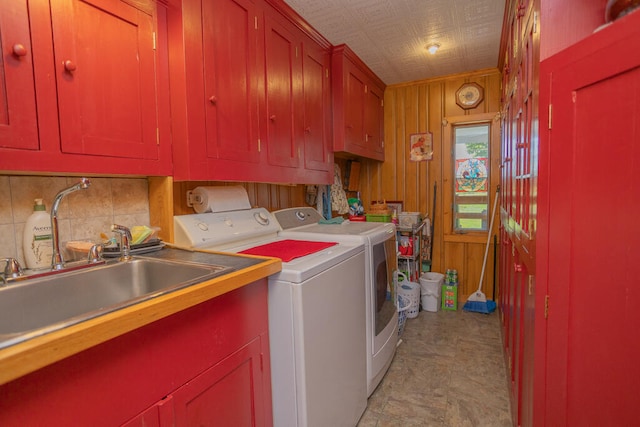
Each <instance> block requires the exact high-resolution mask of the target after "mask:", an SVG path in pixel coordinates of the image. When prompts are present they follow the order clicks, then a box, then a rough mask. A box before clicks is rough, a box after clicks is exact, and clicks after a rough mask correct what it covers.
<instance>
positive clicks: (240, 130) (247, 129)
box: [192, 0, 260, 164]
mask: <svg viewBox="0 0 640 427" xmlns="http://www.w3.org/2000/svg"><path fill="white" fill-rule="evenodd" d="M256 17H257V10H256V7H255V5H254V4H253V2H251V1H250V0H206V1H202V32H203V36H202V49H203V54H202V56H203V65H204V67H203V69H202V73H203V76H202V78H203V79H204V99H202V104H201V105H204V106H205V112H206V114H205V116H206V117H205V121H206V146H207V149H206V151H207V157H208V158H212V159H223V160H234V161H240V162H243V163H248V164H251V163H258V161H259V159H260V151H259V147H258V140H259V132H260V131H259V126H260V124H259V123H258V65H257V57H258V54H257V48H258V46H257V40H258V29H257V28H256ZM197 64H198V61H197V59H196V60H195V61H194V63H193V64H192V66H194V67H195V66H197ZM192 71H193V70H192Z"/></svg>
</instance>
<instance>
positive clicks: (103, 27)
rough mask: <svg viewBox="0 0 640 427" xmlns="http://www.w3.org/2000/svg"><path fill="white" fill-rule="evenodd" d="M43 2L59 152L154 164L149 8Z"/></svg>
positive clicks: (77, 0) (93, 1)
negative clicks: (48, 21)
mask: <svg viewBox="0 0 640 427" xmlns="http://www.w3.org/2000/svg"><path fill="white" fill-rule="evenodd" d="M140 4H141V6H140V7H141V8H145V9H144V10H142V9H138V8H136V7H134V6H132V5H131V4H128V3H126V2H123V1H117V2H116V1H109V0H58V1H54V2H51V15H52V24H53V40H54V49H55V64H56V81H57V88H58V108H59V117H60V118H59V120H60V134H61V140H62V142H61V144H62V151H63V152H65V153H78V154H94V155H106V156H115V157H129V158H140V159H157V158H158V119H157V102H156V99H157V96H156V95H157V94H156V81H155V79H153V78H150V76H154V75H156V71H155V66H156V64H155V61H156V57H155V48H154V45H155V43H156V32H155V24H154V14H155V3H153V2H148V3H147V4H142V3H140Z"/></svg>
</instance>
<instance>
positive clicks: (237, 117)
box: [169, 0, 333, 184]
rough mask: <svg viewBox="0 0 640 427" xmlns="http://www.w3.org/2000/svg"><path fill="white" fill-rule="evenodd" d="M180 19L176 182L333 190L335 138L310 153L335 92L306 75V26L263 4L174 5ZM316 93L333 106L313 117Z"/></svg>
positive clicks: (214, 0) (175, 23) (184, 0)
mask: <svg viewBox="0 0 640 427" xmlns="http://www.w3.org/2000/svg"><path fill="white" fill-rule="evenodd" d="M283 9H286V10H283ZM170 12H171V13H170V14H169V46H170V47H169V49H170V57H171V63H170V66H171V81H172V87H171V89H172V130H173V140H174V177H175V179H176V180H221V181H256V182H281V183H309V184H311V183H318V184H320V183H323V184H329V183H331V180H332V174H330V173H329V167H328V166H326V164H325V165H323V166H322V167H318V163H317V161H318V159H320V160H321V161H324V162H329V161H332V160H333V158H332V156H331V153H327V152H326V147H327V139H326V136H327V134H326V133H325V134H323V135H322V136H320V137H319V138H323V139H322V140H318V141H319V142H318V143H324V145H322V146H316V145H315V144H316V141H314V142H313V144H314V146H313V148H312V149H309V150H307V148H308V144H307V142H308V141H307V139H306V136H305V129H306V128H310V129H312V132H313V134H314V135H319V134H320V133H321V130H319V129H316V123H320V125H319V126H326V114H327V107H328V105H329V104H328V103H327V102H325V101H326V100H327V99H328V98H327V97H328V96H329V95H328V90H329V86H328V84H327V82H326V81H325V80H324V79H321V80H320V81H316V82H314V81H312V80H313V79H317V78H321V77H322V76H323V73H318V72H317V71H316V72H310V73H309V74H306V73H305V71H304V67H305V66H306V65H305V59H304V55H303V52H305V49H307V41H306V40H307V39H306V38H305V37H306V33H305V31H306V29H303V27H301V26H299V25H297V24H298V21H296V19H298V18H296V16H295V15H294V14H292V13H291V11H290V10H288V9H287V8H286V6H284V5H280V4H278V5H277V7H274V6H273V5H272V4H271V3H269V2H265V1H261V0H256V1H255V2H254V1H252V0H206V1H205V0H170ZM312 45H313V44H312V43H310V44H309V46H312ZM327 45H328V43H327ZM316 46H319V45H317V44H316ZM324 52H325V54H327V52H328V49H327V48H324ZM203 58H204V65H203ZM310 69H311V66H310ZM303 80H304V82H303ZM307 85H308V87H309V88H310V90H309V94H310V96H312V97H314V99H317V100H318V101H322V102H324V103H322V104H319V105H316V106H314V107H313V108H309V109H308V110H307V109H306V104H305V101H306V98H305V96H306V91H305V89H304V88H305V86H307ZM314 90H321V91H323V92H322V93H321V94H313V91H314ZM324 91H327V92H324ZM316 114H322V115H321V116H316ZM305 123H309V125H308V126H306V127H305ZM323 129H326V128H323ZM318 152H320V154H319V155H318ZM307 156H311V157H310V158H311V159H313V160H312V161H311V162H310V163H309V162H308V161H307V159H308V157H307ZM325 159H326V160H325ZM314 161H315V162H316V163H314Z"/></svg>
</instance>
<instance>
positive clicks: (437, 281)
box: [420, 272, 444, 312]
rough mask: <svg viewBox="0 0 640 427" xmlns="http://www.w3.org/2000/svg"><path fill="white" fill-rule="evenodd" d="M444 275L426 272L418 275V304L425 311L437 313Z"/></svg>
mask: <svg viewBox="0 0 640 427" xmlns="http://www.w3.org/2000/svg"><path fill="white" fill-rule="evenodd" d="M443 283H444V274H442V273H434V272H428V273H423V274H422V275H420V303H421V304H422V309H423V310H425V311H432V312H435V311H438V307H440V291H441V290H442V284H443Z"/></svg>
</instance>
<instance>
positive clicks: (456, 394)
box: [358, 310, 512, 427]
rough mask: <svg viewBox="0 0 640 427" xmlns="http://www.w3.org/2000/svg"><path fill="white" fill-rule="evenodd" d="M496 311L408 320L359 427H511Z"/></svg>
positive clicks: (449, 313)
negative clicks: (389, 364) (391, 359)
mask: <svg viewBox="0 0 640 427" xmlns="http://www.w3.org/2000/svg"><path fill="white" fill-rule="evenodd" d="M511 425H512V422H511V412H510V406H509V392H508V384H507V378H506V369H505V361H504V356H503V352H502V341H501V336H500V322H499V317H498V314H497V313H496V312H494V313H491V314H488V315H487V314H482V313H472V312H465V311H462V310H458V311H438V312H435V313H432V312H426V311H421V312H420V313H419V315H418V317H417V318H414V319H408V320H407V323H406V325H405V329H404V332H403V335H402V343H401V344H400V345H399V346H398V349H397V352H396V355H395V357H394V359H393V362H392V363H391V366H390V368H389V371H388V372H387V374H386V376H385V377H384V379H383V380H382V382H381V383H380V385H379V386H378V388H377V389H376V390H375V391H374V393H373V394H372V395H371V397H369V401H368V405H367V409H366V411H365V413H364V415H363V416H362V418H361V419H360V422H359V423H358V427H396V426H397V427H411V426H445V427H449V426H451V427H453V426H455V427H463V426H470V427H482V426H487V427H500V426H504V427H510V426H511Z"/></svg>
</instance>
